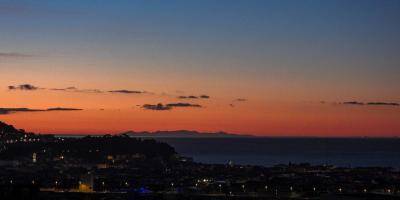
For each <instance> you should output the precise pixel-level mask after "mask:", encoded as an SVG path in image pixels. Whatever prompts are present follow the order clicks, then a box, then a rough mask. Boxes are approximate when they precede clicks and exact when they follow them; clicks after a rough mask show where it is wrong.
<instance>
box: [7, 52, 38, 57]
mask: <svg viewBox="0 0 400 200" xmlns="http://www.w3.org/2000/svg"><path fill="white" fill-rule="evenodd" d="M27 57H33V55H30V54H23V53H16V52H0V58H27Z"/></svg>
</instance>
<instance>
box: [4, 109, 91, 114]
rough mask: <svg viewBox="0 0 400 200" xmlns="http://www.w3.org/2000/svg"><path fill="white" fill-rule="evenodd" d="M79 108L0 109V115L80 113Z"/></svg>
mask: <svg viewBox="0 0 400 200" xmlns="http://www.w3.org/2000/svg"><path fill="white" fill-rule="evenodd" d="M80 110H83V109H79V108H62V107H56V108H48V109H31V108H0V115H7V114H12V113H17V112H48V111H80Z"/></svg>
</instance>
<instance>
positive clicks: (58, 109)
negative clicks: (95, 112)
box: [47, 107, 83, 111]
mask: <svg viewBox="0 0 400 200" xmlns="http://www.w3.org/2000/svg"><path fill="white" fill-rule="evenodd" d="M79 110H83V109H80V108H63V107H56V108H48V109H47V111H79Z"/></svg>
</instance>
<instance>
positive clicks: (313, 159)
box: [156, 137, 400, 168]
mask: <svg viewBox="0 0 400 200" xmlns="http://www.w3.org/2000/svg"><path fill="white" fill-rule="evenodd" d="M156 140H159V141H162V142H166V143H168V144H170V145H171V146H173V147H174V148H175V150H176V151H177V152H178V153H179V154H181V155H183V156H187V157H192V158H193V159H194V161H196V162H201V163H214V164H227V163H229V162H232V163H233V164H240V165H262V166H274V165H277V164H288V163H310V164H313V165H334V166H339V167H393V168H400V138H259V137H257V138H157V139H156Z"/></svg>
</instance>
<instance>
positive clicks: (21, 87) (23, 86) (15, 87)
mask: <svg viewBox="0 0 400 200" xmlns="http://www.w3.org/2000/svg"><path fill="white" fill-rule="evenodd" d="M8 89H9V90H31V91H32V90H38V89H43V90H49V91H59V92H80V93H106V92H108V93H114V94H117V93H120V94H151V93H149V92H146V91H139V90H126V89H123V90H109V91H106V90H100V89H80V88H77V87H75V86H71V87H66V88H55V87H49V88H44V87H38V86H34V85H32V84H21V85H10V86H8Z"/></svg>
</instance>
